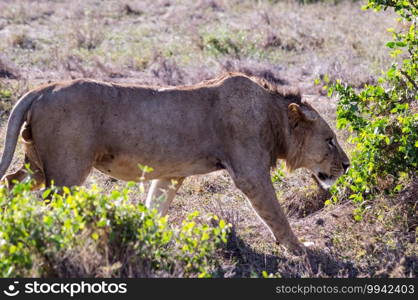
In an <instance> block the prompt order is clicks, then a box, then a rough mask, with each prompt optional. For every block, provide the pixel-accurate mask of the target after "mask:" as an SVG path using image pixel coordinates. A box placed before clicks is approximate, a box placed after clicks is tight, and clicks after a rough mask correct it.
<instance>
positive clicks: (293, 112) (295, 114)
mask: <svg viewBox="0 0 418 300" xmlns="http://www.w3.org/2000/svg"><path fill="white" fill-rule="evenodd" d="M288 109H289V121H290V125H291V126H292V128H295V127H296V126H297V125H298V123H299V122H301V121H305V122H313V121H315V120H316V119H317V118H318V116H317V115H316V114H315V113H313V112H312V111H309V110H307V109H306V108H304V107H300V105H299V104H296V103H290V104H289V106H288Z"/></svg>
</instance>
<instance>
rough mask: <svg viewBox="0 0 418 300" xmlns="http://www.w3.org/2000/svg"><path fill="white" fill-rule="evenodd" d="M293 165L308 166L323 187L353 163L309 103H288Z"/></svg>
mask: <svg viewBox="0 0 418 300" xmlns="http://www.w3.org/2000/svg"><path fill="white" fill-rule="evenodd" d="M288 116H289V126H290V143H289V146H290V147H289V149H288V157H287V160H286V163H287V165H288V167H289V168H290V169H297V168H302V167H303V168H307V169H309V170H310V171H311V172H312V173H313V175H314V177H315V179H316V181H317V182H318V183H319V184H320V185H321V187H322V188H324V189H329V188H330V187H331V185H333V184H334V182H335V181H336V180H337V178H338V177H340V176H341V175H343V174H344V173H345V172H346V170H347V169H348V167H349V166H350V160H349V159H348V157H347V155H346V154H345V152H344V150H343V149H342V148H341V146H340V145H339V144H338V141H337V137H336V135H335V133H334V131H333V130H332V129H331V128H330V127H329V125H328V124H327V123H326V122H325V120H324V119H323V118H322V117H321V116H320V115H319V114H318V112H317V111H316V110H315V109H313V108H312V106H310V105H309V104H308V103H304V102H302V103H300V104H296V103H291V104H289V106H288Z"/></svg>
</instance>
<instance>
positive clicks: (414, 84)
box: [401, 70, 418, 92]
mask: <svg viewBox="0 0 418 300" xmlns="http://www.w3.org/2000/svg"><path fill="white" fill-rule="evenodd" d="M401 74H402V75H403V76H405V77H406V79H408V81H409V82H410V83H411V84H412V85H413V86H414V87H415V89H416V90H417V92H418V85H417V83H416V82H415V81H413V80H412V78H411V77H410V76H409V75H408V73H406V72H405V71H402V70H401Z"/></svg>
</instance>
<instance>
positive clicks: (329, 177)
mask: <svg viewBox="0 0 418 300" xmlns="http://www.w3.org/2000/svg"><path fill="white" fill-rule="evenodd" d="M331 178H332V176H328V175H327V174H325V173H322V172H318V179H319V180H321V181H325V180H327V179H331Z"/></svg>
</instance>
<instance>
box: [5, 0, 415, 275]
mask: <svg viewBox="0 0 418 300" xmlns="http://www.w3.org/2000/svg"><path fill="white" fill-rule="evenodd" d="M276 2H277V3H276ZM337 2H340V3H339V4H337V5H333V4H332V3H331V4H324V3H314V4H310V5H299V4H298V1H290V0H289V1H238V0H233V1H229V0H228V1H227V0H199V1H191V0H184V1H180V0H178V1H165V0H156V1H139V0H138V1H129V2H128V1H116V0H106V1H101V2H97V1H90V0H89V1H81V0H75V1H71V2H64V1H46V0H39V1H29V0H22V1H1V0H0V12H1V13H0V41H2V42H0V52H1V53H2V56H1V57H0V142H1V143H3V140H4V135H5V119H6V117H7V115H8V111H9V110H10V109H11V107H12V105H13V103H14V102H15V101H16V100H17V98H18V96H20V95H21V94H22V93H24V92H25V91H27V89H28V88H30V87H33V86H36V85H38V84H40V83H45V82H48V81H51V80H61V79H70V78H77V77H94V78H98V79H104V80H112V81H123V82H132V83H146V84H161V85H176V84H190V83H196V82H198V81H201V80H204V79H208V78H211V77H213V76H216V75H218V74H219V73H221V72H223V71H225V70H228V71H242V72H245V73H249V74H253V75H257V76H261V77H264V78H266V79H267V80H269V81H270V82H273V83H275V84H291V85H295V86H298V87H299V88H300V89H301V91H302V92H303V97H304V99H306V100H308V101H309V102H311V103H312V104H313V106H314V107H315V108H317V109H318V110H319V111H320V113H321V114H322V115H323V116H324V117H325V119H326V120H327V121H328V122H329V123H330V124H331V125H332V126H334V122H335V99H328V98H326V97H324V96H323V93H324V92H323V90H322V89H321V87H318V86H315V85H314V84H313V81H314V79H316V78H320V77H322V76H324V75H325V74H327V75H328V76H329V77H330V78H331V80H335V79H337V78H340V79H343V80H344V81H346V82H348V83H351V84H353V85H355V86H357V87H361V86H363V85H364V84H367V83H371V82H374V81H375V80H376V77H377V76H378V75H379V74H380V72H381V70H382V69H384V68H385V67H386V66H388V65H389V64H390V58H389V57H388V55H387V51H386V50H385V48H384V44H385V43H386V42H387V41H388V40H389V39H390V35H389V34H388V33H387V32H386V31H385V29H386V28H388V27H393V26H395V25H396V23H395V21H394V16H393V15H391V14H390V13H389V12H382V13H373V12H364V11H361V10H360V4H359V3H358V2H356V3H353V2H352V1H337ZM157 20H158V21H157ZM2 91H11V92H12V93H11V94H10V95H9V94H8V93H4V92H3V93H2ZM8 95H9V96H8ZM338 136H339V139H340V140H341V142H342V144H343V147H344V148H345V149H349V148H350V145H347V144H346V143H345V141H346V137H347V133H346V132H338ZM21 157H22V153H21V149H20V148H19V150H18V152H17V155H16V158H15V162H14V164H13V167H12V168H13V169H15V168H16V167H17V166H18V161H19V160H20V159H21ZM93 182H94V183H98V184H99V185H101V186H103V187H105V188H106V189H109V190H110V189H112V187H114V186H115V185H119V184H123V183H122V182H119V181H114V180H110V179H108V178H106V177H105V176H103V175H101V174H100V173H99V172H93V174H92V175H91V176H90V177H89V179H88V182H87V184H91V183H93ZM275 187H276V190H277V194H278V197H279V199H280V201H281V203H282V204H283V206H284V207H285V209H286V210H287V212H288V215H289V216H290V218H291V222H292V226H293V228H295V230H296V232H297V235H298V236H299V237H300V239H301V240H303V241H310V242H314V247H313V249H312V250H310V251H309V254H308V255H307V256H306V257H301V258H300V257H299V258H297V257H292V256H291V255H289V254H288V253H286V252H285V250H284V249H283V248H280V247H278V246H276V245H275V244H274V243H273V241H272V238H271V236H270V234H269V232H268V230H267V229H266V228H265V227H264V225H263V224H262V223H261V222H260V220H259V219H258V217H257V216H256V215H255V213H254V212H253V210H252V208H251V206H250V204H249V203H248V202H247V201H246V199H245V197H244V196H243V195H242V194H241V193H240V192H239V191H237V190H236V189H235V188H234V186H233V184H232V182H231V179H230V178H229V176H228V175H227V174H226V173H225V172H217V173H213V174H209V175H205V176H195V177H191V178H188V179H187V180H186V182H185V184H184V186H183V187H182V188H181V190H180V191H179V195H178V197H177V198H176V200H175V201H174V203H173V206H172V208H171V209H170V220H171V221H172V222H173V223H174V224H176V223H178V222H180V221H181V220H182V218H183V217H184V215H185V214H187V213H188V212H190V211H193V210H199V211H202V212H206V213H207V212H215V213H217V214H219V215H220V216H221V217H223V218H225V219H226V220H227V221H229V222H231V223H232V224H233V225H234V226H233V229H234V230H233V232H232V234H231V237H230V239H229V243H228V245H227V247H226V248H225V249H224V250H223V251H221V252H220V253H219V259H220V260H221V261H222V262H223V272H224V273H223V275H224V276H228V277H242V276H245V277H248V276H256V275H257V276H259V275H260V273H261V271H263V270H267V271H268V272H269V273H274V274H276V273H277V274H280V275H281V276H287V277H295V276H319V277H322V276H325V277H331V276H332V277H334V276H343V277H345V276H416V275H417V274H418V270H417V268H418V267H417V265H418V263H417V246H416V242H415V241H416V236H415V234H416V233H415V232H414V230H415V228H416V224H417V220H416V217H415V219H414V217H411V216H410V215H408V214H407V215H405V211H404V210H406V209H407V208H408V207H411V205H410V204H409V205H407V204H405V203H409V202H408V201H412V200H411V199H413V197H412V196H411V197H410V196H408V195H407V194H405V195H403V196H400V197H399V198H396V199H392V198H389V197H382V198H380V199H376V204H373V206H371V209H370V213H369V214H368V215H367V216H366V217H365V219H364V220H363V221H361V222H354V221H353V218H352V215H351V213H352V206H351V205H350V204H343V205H337V206H334V207H326V208H323V202H324V200H325V199H326V198H327V195H326V194H325V193H323V192H321V191H318V189H317V187H316V186H315V184H314V182H313V181H312V180H311V178H310V177H309V175H308V174H307V173H306V172H305V171H303V170H299V171H297V172H295V173H293V174H288V175H287V176H286V178H285V179H283V180H282V181H279V182H277V183H275ZM416 191H417V185H416V184H415V185H411V188H410V190H409V193H411V194H412V195H416ZM414 193H415V194H414ZM407 199H409V200H407ZM414 199H416V198H414ZM135 201H141V199H135ZM415 201H416V200H415ZM393 203H396V205H393ZM399 220H403V221H399ZM405 222H406V223H405ZM405 224H409V225H408V226H406V225H405ZM86 247H87V246H86ZM87 248H88V247H87ZM87 248H86V253H87V254H86V255H85V256H83V257H79V258H77V259H79V260H78V262H79V263H80V264H81V265H85V266H86V267H88V264H84V263H83V259H84V260H85V259H88V258H89V257H90V256H91V257H93V256H94V255H93V254H91V253H89V252H88V249H87ZM92 255H93V256H92ZM92 261H94V259H93V260H92ZM96 267H97V266H96ZM103 272H104V273H103V274H106V272H105V271H103Z"/></svg>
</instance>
